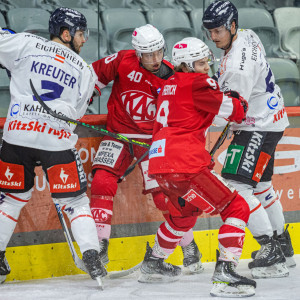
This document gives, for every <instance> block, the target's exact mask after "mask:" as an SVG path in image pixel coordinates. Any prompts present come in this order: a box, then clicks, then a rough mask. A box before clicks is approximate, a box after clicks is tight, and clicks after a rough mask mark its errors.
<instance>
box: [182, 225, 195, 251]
mask: <svg viewBox="0 0 300 300" xmlns="http://www.w3.org/2000/svg"><path fill="white" fill-rule="evenodd" d="M193 239H194V234H193V229H192V228H191V229H190V230H189V231H187V232H185V234H184V235H183V237H182V239H181V240H180V242H179V245H180V246H181V247H186V246H187V245H189V244H190V243H191V242H192V240H193Z"/></svg>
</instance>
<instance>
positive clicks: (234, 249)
mask: <svg viewBox="0 0 300 300" xmlns="http://www.w3.org/2000/svg"><path fill="white" fill-rule="evenodd" d="M245 227H246V223H245V222H244V221H242V220H240V219H237V218H227V219H226V221H225V224H224V225H222V226H221V227H220V230H219V235H218V240H219V249H220V260H223V261H232V262H234V263H235V264H238V261H239V259H240V256H241V254H242V250H243V244H244V239H245Z"/></svg>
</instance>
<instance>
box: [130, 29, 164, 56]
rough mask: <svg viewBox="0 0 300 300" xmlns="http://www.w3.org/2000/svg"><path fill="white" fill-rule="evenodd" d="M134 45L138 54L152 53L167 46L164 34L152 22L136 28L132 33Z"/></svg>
mask: <svg viewBox="0 0 300 300" xmlns="http://www.w3.org/2000/svg"><path fill="white" fill-rule="evenodd" d="M132 47H133V48H134V49H135V50H136V52H137V54H138V55H141V54H142V53H151V52H154V51H157V50H160V49H162V48H164V47H165V40H164V37H163V36H162V34H161V33H160V32H159V31H158V30H157V29H156V28H155V27H154V26H153V25H151V24H147V25H144V26H141V27H138V28H136V29H135V30H134V31H133V33H132Z"/></svg>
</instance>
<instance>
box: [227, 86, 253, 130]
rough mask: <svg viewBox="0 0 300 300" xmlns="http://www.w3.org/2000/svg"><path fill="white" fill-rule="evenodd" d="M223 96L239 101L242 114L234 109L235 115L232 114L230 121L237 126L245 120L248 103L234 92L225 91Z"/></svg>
mask: <svg viewBox="0 0 300 300" xmlns="http://www.w3.org/2000/svg"><path fill="white" fill-rule="evenodd" d="M224 94H225V95H226V96H229V97H231V98H234V99H237V100H239V102H240V104H241V106H242V108H243V112H241V111H240V110H239V109H238V108H236V109H235V110H236V112H235V114H233V115H232V118H230V119H231V120H232V121H234V122H236V123H238V124H241V123H242V122H243V121H244V120H245V119H246V113H247V111H248V102H247V101H246V100H245V99H244V98H243V97H242V96H241V95H240V94H239V93H238V92H236V91H227V92H225V93H224ZM242 115H243V116H242Z"/></svg>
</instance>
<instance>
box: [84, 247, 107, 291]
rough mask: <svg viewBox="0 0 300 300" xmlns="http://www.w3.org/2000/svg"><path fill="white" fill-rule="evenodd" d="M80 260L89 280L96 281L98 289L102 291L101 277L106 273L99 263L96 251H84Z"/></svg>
mask: <svg viewBox="0 0 300 300" xmlns="http://www.w3.org/2000/svg"><path fill="white" fill-rule="evenodd" d="M82 260H83V262H84V264H85V266H86V268H87V270H88V273H89V275H90V276H91V278H92V279H94V280H97V282H98V284H99V286H100V288H101V289H103V283H102V279H101V277H104V276H106V275H107V272H106V270H105V268H104V266H103V265H102V263H101V260H100V258H99V253H98V251H96V250H94V249H91V250H87V251H85V252H84V253H83V255H82Z"/></svg>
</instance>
